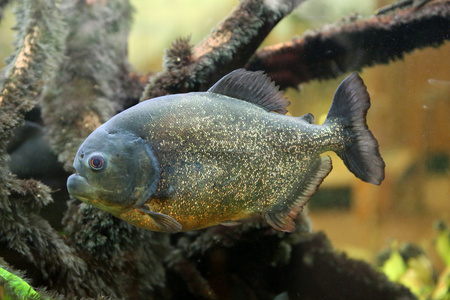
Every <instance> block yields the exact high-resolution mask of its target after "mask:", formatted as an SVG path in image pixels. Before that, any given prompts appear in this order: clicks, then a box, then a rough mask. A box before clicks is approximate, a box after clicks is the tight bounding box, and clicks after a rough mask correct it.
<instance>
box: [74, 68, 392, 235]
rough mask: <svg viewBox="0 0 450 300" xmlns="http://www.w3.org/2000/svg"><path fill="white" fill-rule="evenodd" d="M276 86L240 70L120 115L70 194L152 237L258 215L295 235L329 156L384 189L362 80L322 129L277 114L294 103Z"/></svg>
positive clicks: (90, 146) (338, 98) (89, 148)
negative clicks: (332, 154) (155, 233)
mask: <svg viewBox="0 0 450 300" xmlns="http://www.w3.org/2000/svg"><path fill="white" fill-rule="evenodd" d="M269 83H270V82H268V79H267V78H266V77H265V76H264V75H263V74H261V73H252V72H248V71H244V70H237V71H234V72H232V73H230V74H229V75H227V76H225V77H224V78H223V79H222V80H220V81H219V82H218V83H217V84H216V85H215V86H213V87H212V88H211V89H210V90H209V91H208V92H197V93H188V94H179V95H170V96H164V97H159V98H155V99H151V100H148V101H145V102H142V103H140V104H138V105H136V106H134V107H132V108H130V109H128V110H126V111H124V112H122V113H120V114H118V115H117V116H115V117H113V118H112V119H111V120H109V121H108V122H106V123H105V124H103V125H102V126H100V127H99V128H98V129H96V130H95V131H94V132H93V133H92V134H91V135H90V136H89V137H88V138H87V139H86V141H85V142H84V143H83V144H82V145H81V147H80V149H79V151H78V153H77V157H76V158H75V161H74V166H75V169H76V170H77V172H78V173H79V174H76V175H72V176H71V177H70V178H69V180H68V189H69V192H70V193H71V194H72V195H74V196H75V197H77V198H79V199H81V200H83V201H85V202H88V203H90V204H93V205H94V206H97V207H99V208H100V209H104V210H106V211H109V212H110V213H112V214H113V215H115V216H117V217H119V218H122V219H123V220H125V221H127V222H129V223H131V224H133V225H135V226H138V227H141V228H145V229H150V230H156V231H167V232H178V231H186V230H193V229H200V228H204V227H209V226H213V225H217V224H221V223H226V222H230V221H238V220H241V219H245V218H248V217H251V216H253V215H255V214H261V215H262V216H263V218H264V219H265V220H266V221H267V222H268V223H269V224H270V225H271V226H272V227H274V228H276V229H278V230H282V231H293V230H294V229H295V226H294V223H293V218H295V216H296V215H297V214H298V213H299V212H300V211H301V209H302V207H303V206H304V205H305V203H306V202H307V201H308V200H309V198H310V197H311V196H312V194H313V193H314V192H315V191H316V189H317V188H318V186H319V185H320V183H321V182H322V180H323V179H324V178H325V177H326V176H327V174H328V173H329V172H330V171H331V168H332V167H331V159H330V158H329V157H328V156H327V155H321V154H322V153H324V152H326V151H330V150H331V151H335V152H336V153H338V155H339V156H340V157H341V158H342V159H343V160H344V162H345V163H346V165H347V166H348V167H349V169H350V170H351V171H352V172H353V173H354V174H355V175H356V176H357V177H359V178H361V179H362V180H364V181H367V182H371V183H374V184H379V183H380V182H381V180H382V179H383V177H384V162H383V160H382V159H381V156H380V154H379V152H378V144H377V142H376V140H375V139H374V137H373V135H372V134H371V132H370V131H369V130H368V128H367V125H366V122H365V115H366V112H367V109H368V108H369V105H370V102H369V96H368V94H367V91H366V89H365V86H364V84H363V82H362V80H361V79H360V77H359V76H358V75H357V74H353V75H350V76H349V77H348V78H347V79H346V80H345V81H344V82H343V83H342V84H341V86H340V87H339V88H338V90H337V92H336V95H335V99H334V101H333V104H332V107H331V109H330V112H329V115H328V117H327V120H326V122H325V123H324V124H323V125H314V124H312V123H313V122H314V120H313V117H312V115H309V114H308V115H305V116H303V117H300V118H299V117H291V116H286V115H283V114H280V113H275V112H271V111H270V110H272V111H279V112H284V110H285V107H286V106H287V102H286V101H285V100H284V98H283V97H282V95H281V93H279V92H278V90H277V89H275V87H274V86H273V84H272V83H270V84H269ZM255 90H256V91H258V92H255ZM99 165H101V166H99ZM97 167H98V168H97Z"/></svg>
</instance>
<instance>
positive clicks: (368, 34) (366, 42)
mask: <svg viewBox="0 0 450 300" xmlns="http://www.w3.org/2000/svg"><path fill="white" fill-rule="evenodd" d="M449 28H450V1H449V0H445V1H440V0H435V1H430V2H429V3H427V4H425V5H423V6H421V7H410V8H406V9H402V10H397V11H395V12H393V13H389V14H385V15H376V16H372V17H369V18H366V19H351V18H350V19H348V20H346V21H344V22H341V23H337V24H335V25H332V26H330V25H327V26H326V27H324V28H323V29H321V30H317V31H314V32H309V33H306V34H305V35H304V36H303V37H299V38H296V39H293V40H292V41H290V42H286V43H281V44H276V45H271V46H268V47H265V48H263V49H261V50H259V51H257V52H256V53H255V55H254V56H253V57H252V58H251V59H250V61H249V63H248V64H247V65H246V68H248V69H249V70H264V71H265V72H267V73H268V75H269V76H270V77H272V79H273V80H275V81H276V82H277V84H279V85H280V87H282V88H286V87H294V88H295V87H297V86H298V85H299V84H300V83H304V82H308V81H310V80H313V79H330V78H335V77H337V76H339V75H342V74H344V73H346V72H350V71H358V70H361V69H362V68H363V67H368V66H373V65H376V64H387V63H389V62H391V61H392V60H396V59H401V58H402V57H403V55H404V54H406V53H409V52H411V51H413V50H414V49H421V48H424V47H429V46H433V47H437V46H439V45H441V44H442V43H444V42H445V41H446V40H450V34H449Z"/></svg>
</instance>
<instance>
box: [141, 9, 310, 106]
mask: <svg viewBox="0 0 450 300" xmlns="http://www.w3.org/2000/svg"><path fill="white" fill-rule="evenodd" d="M301 2H302V0H283V1H258V0H242V1H241V2H240V4H239V6H238V7H237V8H236V9H235V10H234V11H233V12H232V13H231V14H230V16H228V17H227V18H226V19H225V20H224V21H223V22H222V23H220V24H219V25H218V26H217V28H216V29H214V30H213V31H212V32H211V34H210V35H209V36H208V37H207V38H205V39H204V40H203V41H202V42H201V43H199V44H198V45H197V46H195V47H194V48H193V49H191V46H190V45H189V43H188V42H189V41H188V40H186V39H181V40H178V41H176V42H175V43H174V44H173V49H171V50H169V51H168V52H167V53H166V57H165V62H164V67H165V68H164V71H162V72H160V73H157V74H155V75H154V76H152V77H151V78H150V81H149V84H148V85H147V87H146V88H145V91H144V93H143V95H142V97H141V100H146V99H149V98H153V97H157V96H163V95H166V94H174V93H180V92H187V91H193V90H199V89H204V88H205V87H206V88H207V87H209V86H210V85H211V84H212V83H213V82H215V81H217V79H219V78H220V77H222V76H223V75H225V74H227V73H228V72H230V71H231V70H233V69H236V68H239V67H242V66H243V65H244V64H245V63H246V62H247V60H248V59H249V58H250V57H251V56H252V55H253V53H254V51H255V50H256V49H257V48H258V47H259V45H260V44H261V42H262V41H263V40H264V39H265V38H266V36H267V35H268V34H269V32H270V31H271V30H272V29H273V27H275V25H276V24H278V22H279V21H280V20H281V19H283V18H284V17H285V16H286V15H287V14H289V13H290V12H291V11H292V10H293V9H294V8H296V7H297V6H298V5H299V4H300V3H301Z"/></svg>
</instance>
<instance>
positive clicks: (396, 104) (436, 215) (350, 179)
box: [0, 0, 450, 272]
mask: <svg viewBox="0 0 450 300" xmlns="http://www.w3.org/2000/svg"><path fill="white" fill-rule="evenodd" d="M131 2H132V3H133V5H134V7H135V13H134V22H133V26H132V31H131V34H130V38H129V59H130V62H131V64H132V65H133V66H134V68H135V69H136V70H137V71H139V72H142V73H147V72H157V71H159V70H161V69H162V57H163V54H164V49H166V48H168V47H170V45H171V43H172V41H173V40H175V39H176V38H178V37H180V36H181V37H187V36H190V37H191V43H192V44H196V43H198V42H199V41H201V40H202V38H203V37H205V36H206V35H207V34H208V32H209V31H210V30H211V29H212V28H214V26H216V24H217V23H218V22H219V21H221V20H222V19H223V18H225V17H226V16H227V15H228V14H229V12H230V11H231V10H232V8H233V7H234V6H236V4H237V1H231V0H220V1H210V0H197V1H195V5H193V2H192V1H186V0H184V1H183V0H166V1H163V0H153V1H145V0H134V1H131ZM389 3H390V1H359V0H348V1H347V0H339V1H332V0H327V1H325V0H321V1H307V2H306V3H304V4H302V5H301V6H300V8H298V9H297V10H296V11H295V12H294V13H292V14H291V15H290V16H289V17H287V18H285V19H284V20H282V21H281V22H280V24H279V25H278V26H277V27H276V28H275V29H274V30H273V31H272V32H271V34H270V35H269V37H268V38H267V39H266V40H265V42H264V44H263V45H272V44H275V43H278V42H285V41H287V40H289V39H291V38H292V37H294V36H300V35H302V34H304V33H305V31H307V30H314V29H317V28H320V27H322V26H326V24H329V23H334V22H338V21H339V20H340V19H341V18H344V17H348V16H349V15H352V14H356V13H359V14H361V15H363V16H365V15H372V14H373V11H374V10H375V9H376V8H377V7H381V6H383V5H387V4H389ZM8 24H9V25H8ZM11 26H13V17H12V14H11V12H10V11H7V12H6V13H5V17H4V19H3V21H2V26H0V56H1V59H2V61H3V59H4V58H6V57H7V56H8V55H9V54H10V53H11V52H12V47H11V41H12V39H13V34H12V32H11V31H10V30H9V28H10V27H11ZM375 46H376V45H374V47H375ZM2 67H3V66H2ZM347 75H348V74H345V75H342V76H341V77H340V78H336V79H333V80H326V81H313V82H309V83H307V84H303V85H301V86H300V87H299V89H298V90H294V89H288V90H287V92H286V95H287V96H288V97H289V100H290V101H291V106H290V107H289V108H288V110H289V113H290V114H291V115H293V116H301V115H303V114H305V113H308V112H311V113H312V114H314V116H315V117H316V122H317V123H321V122H323V120H324V119H325V116H326V114H327V112H328V109H329V107H330V104H331V100H332V97H333V95H334V91H335V89H336V87H337V86H338V84H339V83H340V82H341V81H342V80H343V79H344V78H345V76H347ZM360 75H361V77H362V78H363V79H364V81H365V83H366V85H367V88H368V91H369V94H370V95H371V99H372V107H371V109H370V110H369V113H368V125H369V128H370V129H371V130H372V132H373V133H374V136H375V137H376V138H377V139H378V142H379V145H380V152H381V154H382V156H383V158H384V160H385V162H386V179H385V180H384V181H383V183H382V184H381V185H380V186H373V185H370V184H367V183H364V182H362V181H360V180H358V179H357V178H355V177H354V176H353V175H352V174H351V173H350V172H349V171H348V170H347V169H346V167H345V166H344V165H343V163H342V161H341V160H340V159H339V158H338V157H337V156H336V155H334V154H330V155H331V156H332V159H333V166H334V169H333V171H332V172H331V174H330V175H329V176H328V177H327V178H326V179H325V181H324V183H323V184H322V185H321V187H320V189H319V191H318V192H317V193H316V194H315V195H314V196H313V198H312V199H311V200H310V203H309V207H308V210H309V212H308V213H309V216H310V218H311V222H312V227H313V230H315V231H319V230H321V231H324V232H325V233H326V234H327V235H328V237H329V239H330V240H331V242H332V243H333V245H334V246H335V248H336V249H338V250H341V251H344V252H346V253H347V254H348V255H349V256H351V257H355V258H361V259H364V260H366V261H368V262H370V263H371V264H375V261H376V257H377V254H379V253H380V252H381V251H382V250H383V249H384V248H386V247H390V246H392V243H393V241H395V243H397V244H398V245H400V244H402V243H406V242H407V243H413V244H416V245H419V246H420V247H422V248H423V249H424V251H425V252H426V253H427V255H428V256H429V257H430V258H431V261H432V263H433V265H434V266H435V267H436V270H437V272H440V271H442V270H443V269H444V262H443V261H442V260H441V259H440V258H439V256H438V254H437V252H436V250H435V246H434V245H435V244H434V240H435V238H436V236H437V232H436V230H435V228H434V227H433V224H435V222H436V221H437V220H443V221H444V222H446V223H447V224H450V43H449V42H446V43H444V44H443V45H442V46H440V47H438V48H426V49H423V50H416V51H413V52H412V53H410V54H406V55H405V56H404V57H403V59H401V60H397V61H394V62H391V63H389V64H387V65H377V66H374V67H370V68H369V67H367V68H364V69H363V70H361V72H360Z"/></svg>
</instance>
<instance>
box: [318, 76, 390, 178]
mask: <svg viewBox="0 0 450 300" xmlns="http://www.w3.org/2000/svg"><path fill="white" fill-rule="evenodd" d="M369 107H370V97H369V93H368V92H367V89H366V86H365V85H364V82H363V80H362V79H361V77H359V75H358V74H357V73H353V74H351V75H350V76H348V77H347V78H346V79H344V81H342V83H341V84H340V85H339V87H338V88H337V90H336V93H335V95H334V99H333V103H332V104H331V108H330V111H329V112H328V116H327V119H326V121H325V123H324V125H329V126H332V125H344V130H345V131H346V133H345V135H346V138H345V145H344V149H342V150H340V151H336V153H337V154H338V155H339V157H340V158H341V159H342V160H343V161H344V163H345V165H346V166H347V168H348V169H349V170H350V171H351V172H352V173H353V174H355V176H356V177H358V178H360V179H361V180H364V181H366V182H369V183H373V184H377V185H378V184H380V183H381V181H383V179H384V168H385V164H384V161H383V159H382V158H381V155H380V152H379V150H378V142H377V140H376V139H375V137H374V136H373V134H372V132H371V131H370V130H369V128H368V127H367V124H366V115H367V110H368V109H369Z"/></svg>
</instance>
